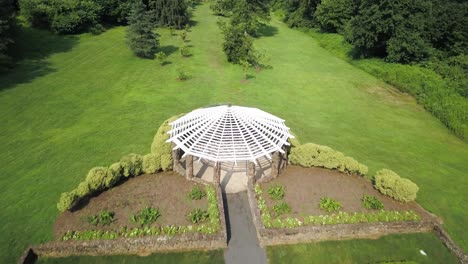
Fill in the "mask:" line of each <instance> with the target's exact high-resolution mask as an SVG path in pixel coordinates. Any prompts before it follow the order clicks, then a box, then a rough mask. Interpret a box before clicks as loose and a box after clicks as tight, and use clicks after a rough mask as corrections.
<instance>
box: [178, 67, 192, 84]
mask: <svg viewBox="0 0 468 264" xmlns="http://www.w3.org/2000/svg"><path fill="white" fill-rule="evenodd" d="M177 76H178V79H179V80H181V81H185V80H188V79H189V78H190V75H188V74H187V72H186V71H185V69H184V68H183V67H179V68H177Z"/></svg>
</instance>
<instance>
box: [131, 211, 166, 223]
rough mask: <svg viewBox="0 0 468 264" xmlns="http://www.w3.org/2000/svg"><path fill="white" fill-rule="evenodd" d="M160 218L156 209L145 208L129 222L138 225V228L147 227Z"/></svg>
mask: <svg viewBox="0 0 468 264" xmlns="http://www.w3.org/2000/svg"><path fill="white" fill-rule="evenodd" d="M160 216H161V213H160V212H159V209H158V208H152V207H145V208H144V209H143V210H141V211H139V212H138V213H137V214H135V215H132V216H131V217H130V220H132V221H133V222H135V223H137V224H139V225H140V226H144V225H149V224H152V223H153V222H155V221H156V220H158V218H159V217H160Z"/></svg>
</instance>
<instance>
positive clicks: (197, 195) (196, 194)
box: [188, 185, 206, 200]
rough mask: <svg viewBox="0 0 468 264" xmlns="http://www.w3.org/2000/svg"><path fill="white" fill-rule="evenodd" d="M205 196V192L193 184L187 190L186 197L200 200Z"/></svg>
mask: <svg viewBox="0 0 468 264" xmlns="http://www.w3.org/2000/svg"><path fill="white" fill-rule="evenodd" d="M205 196H206V192H205V191H204V190H202V189H201V188H200V186H198V185H195V186H194V187H193V188H192V190H191V191H190V192H189V194H188V197H189V198H190V199H192V200H200V199H201V198H203V197H205Z"/></svg>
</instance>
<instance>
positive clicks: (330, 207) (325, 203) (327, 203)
mask: <svg viewBox="0 0 468 264" xmlns="http://www.w3.org/2000/svg"><path fill="white" fill-rule="evenodd" d="M319 206H320V208H321V209H324V210H326V211H327V212H329V213H332V212H336V211H338V210H340V209H341V208H342V207H343V205H341V203H340V202H338V201H336V200H334V199H332V198H329V197H323V198H320V203H319Z"/></svg>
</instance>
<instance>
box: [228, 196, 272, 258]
mask: <svg viewBox="0 0 468 264" xmlns="http://www.w3.org/2000/svg"><path fill="white" fill-rule="evenodd" d="M223 200H224V206H225V208H226V212H227V213H226V224H227V229H228V249H227V250H226V251H225V253H224V260H225V263H226V264H266V263H267V258H266V253H265V250H264V249H263V248H261V247H260V245H259V243H258V239H257V231H256V230H255V226H254V223H253V220H252V215H251V213H250V206H249V201H248V198H247V192H238V193H232V194H230V193H228V194H223Z"/></svg>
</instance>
